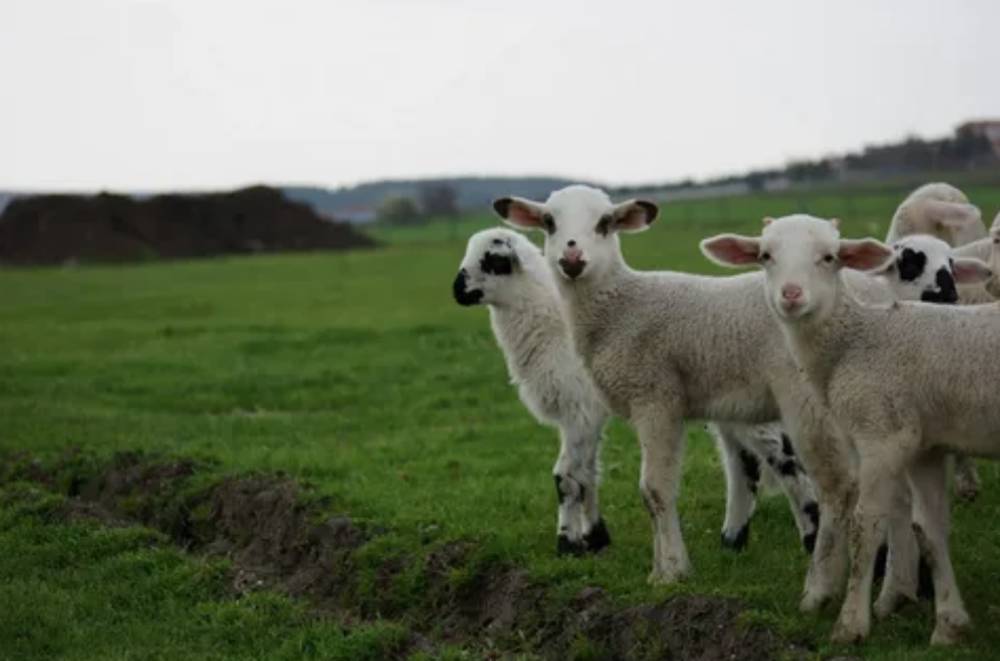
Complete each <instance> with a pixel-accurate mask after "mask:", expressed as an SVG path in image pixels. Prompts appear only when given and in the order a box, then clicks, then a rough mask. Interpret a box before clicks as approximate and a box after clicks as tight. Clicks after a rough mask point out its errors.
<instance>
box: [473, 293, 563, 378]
mask: <svg viewBox="0 0 1000 661" xmlns="http://www.w3.org/2000/svg"><path fill="white" fill-rule="evenodd" d="M556 295H557V294H556V292H555V291H552V292H550V293H549V294H548V296H546V297H539V298H533V299H530V298H529V299H526V300H523V301H520V302H518V303H517V304H514V305H504V306H494V305H491V306H490V321H491V323H492V326H493V332H494V334H495V335H496V338H497V341H498V342H499V343H500V345H501V347H502V348H503V350H504V355H505V356H506V357H507V365H508V368H509V369H510V371H511V372H512V374H513V375H515V376H516V375H520V374H523V373H524V371H525V370H526V369H528V368H529V367H530V366H531V365H532V363H533V362H534V361H535V359H536V358H537V356H538V355H539V352H540V351H546V350H548V347H549V346H550V345H551V344H552V343H553V342H559V341H565V338H566V325H565V322H564V321H563V318H562V316H561V314H560V310H559V307H558V303H557V301H556V299H555V298H554V297H555V296H556Z"/></svg>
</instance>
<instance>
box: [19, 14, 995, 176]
mask: <svg viewBox="0 0 1000 661" xmlns="http://www.w3.org/2000/svg"><path fill="white" fill-rule="evenodd" d="M998 25H1000V1H998V0H952V1H947V0H940V1H938V2H929V1H925V0H870V1H868V2H863V1H855V0H839V1H830V2H820V1H818V0H817V1H812V0H790V1H783V0H754V1H752V2H738V1H732V2H719V1H704V0H698V1H694V0H692V1H688V2H648V3H640V2H629V1H626V0H616V1H614V2H586V1H583V0H578V1H576V2H567V3H562V2H544V1H543V0H534V1H522V0H503V1H498V2H476V1H473V0H469V1H465V2H461V1H459V0H369V1H361V0H357V1H356V0H328V1H326V2H293V1H290V0H286V1H284V2H251V1H250V0H245V1H242V2H223V1H221V0H163V1H155V0H146V1H132V2H126V1H124V0H121V1H111V0H62V1H60V0H2V3H0V84H2V90H3V92H2V96H0V188H6V189H10V188H14V189H25V188H30V189H37V188H59V189H69V188H116V189H122V188H129V189H147V190H148V189H169V188H209V187H229V186H234V185H242V184H247V183H254V182H272V183H314V184H322V185H338V184H344V183H353V182H358V181H363V180H369V179H374V178H383V177H409V176H431V175H440V174H469V173H472V174H559V175H567V176H573V177H579V178H593V179H597V180H601V181H606V182H611V183H627V182H637V181H651V180H666V179H676V178H680V177H686V176H696V177H701V176H706V175H715V174H724V173H731V172H739V171H743V170H745V169H747V168H749V167H753V166H767V165H780V164H783V163H784V162H786V161H787V160H789V159H791V158H796V157H815V156H819V155H822V154H824V153H828V152H840V151H844V150H847V149H855V148H858V147H860V146H862V145H863V144H865V143H870V142H884V141H887V140H892V139H896V138H900V137H902V136H904V135H906V134H908V133H918V134H921V135H925V136H936V135H943V134H945V133H948V132H950V131H951V130H952V129H953V127H954V126H955V125H956V124H957V123H958V122H960V121H962V120H964V119H968V118H974V117H983V116H998V115H1000V38H998V32H997V30H998Z"/></svg>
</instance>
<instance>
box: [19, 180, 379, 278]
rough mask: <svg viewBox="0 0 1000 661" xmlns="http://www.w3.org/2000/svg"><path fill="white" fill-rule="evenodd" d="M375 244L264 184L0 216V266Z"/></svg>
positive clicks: (34, 202)
mask: <svg viewBox="0 0 1000 661" xmlns="http://www.w3.org/2000/svg"><path fill="white" fill-rule="evenodd" d="M373 245H374V242H373V241H372V240H371V239H370V238H369V237H367V236H365V235H364V234H361V233H359V232H357V231H356V230H355V229H354V228H353V227H352V226H351V225H350V224H348V223H340V222H332V221H330V220H326V219H324V218H322V217H320V216H319V215H317V214H316V213H314V212H313V210H312V209H311V208H310V207H309V206H307V205H305V204H301V203H298V202H292V201H291V200H289V199H287V198H286V197H285V196H284V195H283V194H282V193H281V191H279V190H277V189H273V188H267V187H264V186H256V187H253V188H244V189H241V190H237V191H233V192H227V193H205V194H169V195H154V196H152V197H148V198H142V199H136V198H132V197H128V196H125V195H114V194H109V193H101V194H99V195H94V196H85V195H36V196H28V197H18V198H15V199H13V200H12V201H11V202H10V203H9V204H8V205H7V207H6V208H5V209H4V212H3V215H0V264H13V265H32V264H65V263H75V262H131V261H142V260H151V259H178V258H188V257H209V256H213V255H225V254H240V253H257V252H284V251H301V250H346V249H351V248H367V247H371V246H373Z"/></svg>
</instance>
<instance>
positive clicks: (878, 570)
mask: <svg viewBox="0 0 1000 661" xmlns="http://www.w3.org/2000/svg"><path fill="white" fill-rule="evenodd" d="M888 559H889V547H888V546H887V545H885V544H883V545H882V546H880V547H878V553H877V554H876V555H875V573H874V574H872V580H874V581H877V580H879V579H881V578H884V577H885V565H886V562H887V561H888Z"/></svg>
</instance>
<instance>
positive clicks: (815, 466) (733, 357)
mask: <svg viewBox="0 0 1000 661" xmlns="http://www.w3.org/2000/svg"><path fill="white" fill-rule="evenodd" d="M494 209H495V210H496V212H497V213H498V214H499V215H500V216H501V217H502V218H503V219H505V220H506V221H507V222H508V223H510V224H512V225H514V226H516V227H520V228H522V229H539V230H544V232H545V251H544V252H545V258H546V260H547V262H548V265H549V268H550V269H552V271H553V272H554V273H555V275H556V277H555V281H556V283H557V286H558V289H559V291H560V294H561V296H562V301H563V304H564V307H565V313H566V315H567V319H568V320H569V327H570V330H571V336H572V339H573V343H574V345H575V347H576V350H577V352H578V353H579V355H580V356H581V358H582V359H583V362H584V365H585V367H586V369H587V371H588V372H589V374H590V375H591V377H592V378H593V380H594V382H595V384H596V385H597V388H598V390H599V392H600V393H601V395H602V396H603V398H604V400H605V401H606V402H607V404H608V406H609V408H610V410H611V411H612V413H614V414H615V415H618V416H620V417H622V418H623V419H625V420H627V421H628V422H629V423H630V424H631V426H632V427H633V428H634V429H635V431H636V432H637V435H638V437H639V443H640V447H641V451H642V468H641V477H640V480H639V488H640V491H641V493H642V496H643V501H644V503H645V505H646V508H647V510H648V511H649V514H650V517H651V519H652V524H653V532H654V544H653V550H654V552H653V568H652V571H651V573H650V575H649V580H650V581H651V582H652V583H671V582H673V581H676V580H678V579H680V578H681V577H683V576H685V575H687V574H688V573H689V571H690V568H691V566H690V561H689V559H688V554H687V549H686V547H685V545H684V541H683V539H682V536H681V530H680V522H679V519H678V516H677V491H678V487H679V484H680V469H681V456H682V453H683V447H684V444H683V423H684V421H685V420H687V419H691V418H702V419H709V420H721V421H731V422H740V423H746V424H760V423H765V422H772V421H775V420H778V419H779V418H780V419H781V420H782V421H783V422H784V424H785V428H786V429H787V430H788V432H789V436H790V438H791V439H792V441H793V443H794V444H795V450H796V453H797V455H798V456H799V458H800V459H801V461H802V463H803V465H804V466H805V468H806V470H807V471H808V472H809V474H810V475H811V476H812V478H813V481H814V483H815V485H816V487H817V491H818V494H817V495H818V500H819V509H820V517H819V531H818V535H817V539H816V543H815V550H814V552H813V554H812V558H811V561H810V569H809V573H808V575H807V579H806V585H805V591H804V594H803V598H802V602H801V607H802V608H803V609H804V610H815V609H817V608H819V607H820V606H821V605H822V604H823V603H825V602H826V601H827V600H828V599H829V598H830V597H832V595H833V594H834V593H835V592H836V591H838V590H839V589H840V586H841V584H842V580H843V578H844V575H845V572H846V568H847V557H846V539H845V532H844V531H845V530H846V524H847V520H848V517H849V510H850V503H851V501H852V494H853V493H854V485H853V483H852V478H851V475H852V471H851V470H850V468H851V467H850V462H851V457H850V448H849V447H848V446H847V445H846V439H844V438H842V437H841V436H840V435H839V434H838V433H837V430H836V427H835V425H833V424H829V423H830V420H829V416H828V414H827V412H826V410H825V409H824V408H823V407H822V406H821V404H820V403H819V402H818V401H817V400H816V398H815V397H813V396H812V395H811V394H810V393H809V392H808V389H807V388H806V387H805V383H804V381H803V378H802V376H801V375H800V374H799V371H798V369H797V367H796V366H795V364H794V362H793V361H792V360H791V356H790V355H789V352H788V350H787V348H786V347H785V346H784V342H783V339H782V336H781V333H780V332H778V325H777V322H776V320H774V319H773V317H772V316H771V315H770V314H769V312H768V310H767V307H766V306H765V305H764V304H763V301H762V300H761V299H762V292H763V277H762V276H761V275H760V274H747V275H740V276H734V277H727V278H719V277H708V276H699V275H689V274H685V273H677V272H636V271H633V270H632V269H630V268H629V267H628V266H627V265H626V263H625V261H624V259H623V257H622V254H621V248H620V245H619V239H618V234H619V233H621V232H638V231H642V230H645V229H647V227H648V226H649V224H650V223H652V222H653V221H654V220H655V218H656V216H657V212H658V210H657V207H656V205H654V204H653V203H651V202H647V201H642V200H629V201H626V202H622V203H619V204H613V203H612V202H611V200H610V199H609V198H608V196H607V195H606V194H605V193H604V192H603V191H600V190H597V189H595V188H591V187H588V186H581V185H574V186H569V187H567V188H564V189H561V190H558V191H556V192H554V193H552V194H551V195H550V196H549V198H548V200H547V201H546V202H544V203H541V202H534V201H531V200H527V199H524V198H518V197H506V198H501V199H498V200H496V201H495V202H494Z"/></svg>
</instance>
